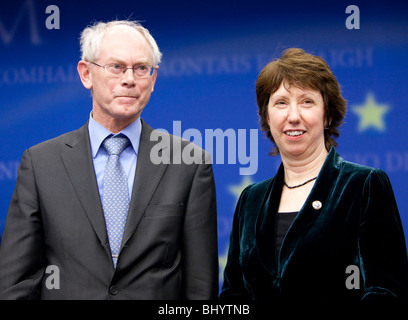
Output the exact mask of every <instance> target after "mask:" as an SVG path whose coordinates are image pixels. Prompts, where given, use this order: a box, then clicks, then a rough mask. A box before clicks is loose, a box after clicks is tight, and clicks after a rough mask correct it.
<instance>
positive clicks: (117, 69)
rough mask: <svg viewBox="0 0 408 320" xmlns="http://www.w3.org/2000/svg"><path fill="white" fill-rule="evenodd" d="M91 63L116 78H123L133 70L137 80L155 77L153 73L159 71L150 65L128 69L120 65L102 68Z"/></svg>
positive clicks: (112, 64) (111, 64) (109, 65)
mask: <svg viewBox="0 0 408 320" xmlns="http://www.w3.org/2000/svg"><path fill="white" fill-rule="evenodd" d="M91 63H92V64H94V65H96V66H98V67H100V68H102V69H104V70H105V71H107V72H108V73H109V74H111V75H113V76H116V77H121V76H122V75H123V74H124V73H125V72H126V71H127V69H133V74H134V75H135V77H136V78H148V77H151V76H152V75H153V72H154V71H155V70H156V69H157V67H156V68H155V67H153V66H150V65H148V64H139V65H136V66H133V67H127V66H126V65H124V64H119V63H109V64H106V65H104V66H101V65H99V64H97V63H95V62H91Z"/></svg>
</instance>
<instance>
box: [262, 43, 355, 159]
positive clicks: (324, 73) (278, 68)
mask: <svg viewBox="0 0 408 320" xmlns="http://www.w3.org/2000/svg"><path fill="white" fill-rule="evenodd" d="M282 83H283V84H284V85H285V86H286V85H288V86H291V85H294V86H296V87H299V88H309V89H314V90H318V91H320V93H321V95H322V97H323V102H324V115H325V123H326V128H325V130H324V138H325V145H326V149H327V150H329V149H330V147H331V146H335V147H336V146H337V143H336V141H334V138H333V137H335V138H337V137H339V135H340V132H339V129H338V128H339V127H340V126H341V124H342V123H343V119H344V116H345V114H346V109H347V102H346V100H344V99H343V97H342V96H341V93H340V86H339V83H338V82H337V80H336V78H335V77H334V75H333V73H332V72H331V70H330V68H329V66H328V65H327V63H326V62H325V61H324V60H323V59H322V58H321V57H319V56H314V55H311V54H308V53H305V52H304V51H303V50H302V49H298V48H290V49H287V50H285V51H283V53H282V55H281V56H280V58H279V59H275V60H274V61H272V62H270V63H268V64H267V65H266V66H265V67H264V68H263V69H262V71H261V73H260V74H259V76H258V79H257V81H256V99H257V104H258V108H259V110H258V113H259V116H260V124H261V129H262V130H263V131H265V132H266V136H267V137H268V138H269V139H270V140H271V141H272V142H273V143H274V144H275V141H274V139H273V137H272V135H271V132H270V128H269V125H268V119H267V116H268V103H269V98H270V97H271V95H272V94H273V93H274V92H275V91H276V90H278V88H279V87H280V85H281V84H282ZM278 153H279V149H278V147H277V146H276V144H275V149H274V150H273V151H272V152H271V155H277V154H278Z"/></svg>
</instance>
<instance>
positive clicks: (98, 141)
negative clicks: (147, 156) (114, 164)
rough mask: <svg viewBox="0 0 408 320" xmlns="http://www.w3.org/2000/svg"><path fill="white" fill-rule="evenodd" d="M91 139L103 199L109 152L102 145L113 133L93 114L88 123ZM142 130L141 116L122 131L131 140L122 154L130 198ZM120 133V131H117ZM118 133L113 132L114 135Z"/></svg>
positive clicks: (100, 193)
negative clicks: (94, 117)
mask: <svg viewBox="0 0 408 320" xmlns="http://www.w3.org/2000/svg"><path fill="white" fill-rule="evenodd" d="M88 132H89V140H90V142H91V152H92V158H93V163H94V168H95V175H96V180H97V182H98V189H99V195H100V197H101V201H102V200H103V175H104V172H105V165H106V161H108V156H109V155H108V153H107V152H106V150H105V148H104V147H103V146H102V142H103V141H104V140H105V138H106V137H107V136H109V135H111V134H113V133H112V132H110V131H109V130H108V129H106V128H105V127H104V126H102V125H101V124H99V123H98V122H96V121H95V120H94V119H93V118H92V115H91V116H90V117H89V124H88ZM141 132H142V123H141V121H140V117H139V118H137V120H136V121H134V122H132V123H131V124H130V125H129V126H127V127H126V128H125V129H123V130H122V131H121V132H120V133H122V134H124V135H125V136H127V137H128V138H129V140H130V143H131V144H130V145H129V146H128V147H127V148H126V149H125V150H123V152H122V153H121V155H120V158H119V159H120V163H121V164H122V167H123V169H124V170H125V173H126V176H127V178H128V187H129V199H131V195H132V189H133V182H134V179H135V172H136V163H137V153H138V150H139V143H140V134H141ZM117 134H119V133H117ZM117 134H113V135H114V136H115V135H117Z"/></svg>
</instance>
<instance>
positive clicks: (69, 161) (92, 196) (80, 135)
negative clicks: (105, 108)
mask: <svg viewBox="0 0 408 320" xmlns="http://www.w3.org/2000/svg"><path fill="white" fill-rule="evenodd" d="M65 144H66V146H67V148H66V149H67V150H66V151H65V152H64V153H62V155H61V158H62V161H63V163H64V165H65V169H66V171H67V173H68V176H69V178H70V179H71V183H72V185H73V187H74V189H75V192H76V194H77V196H78V198H79V200H80V202H81V204H82V207H83V208H84V211H85V213H86V214H87V216H88V219H89V221H90V223H91V225H92V227H93V229H94V230H95V233H96V235H97V236H98V238H99V240H100V242H101V243H102V244H103V245H104V247H105V250H106V252H107V254H108V255H109V256H110V248H109V241H108V236H107V232H106V226H105V220H104V215H103V210H102V205H101V199H100V196H99V192H98V184H97V181H96V177H95V170H94V166H93V161H92V155H91V146H90V142H89V134H88V123H86V124H85V125H84V126H82V127H81V128H80V129H78V130H77V131H74V132H72V134H69V135H67V139H66V141H65Z"/></svg>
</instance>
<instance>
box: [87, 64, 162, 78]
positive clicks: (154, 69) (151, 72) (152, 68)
mask: <svg viewBox="0 0 408 320" xmlns="http://www.w3.org/2000/svg"><path fill="white" fill-rule="evenodd" d="M89 62H90V63H92V64H94V65H95V66H98V67H100V68H102V69H103V70H105V71H107V72H108V73H109V74H111V75H113V76H116V77H117V78H120V77H123V75H124V74H125V73H126V71H127V70H128V69H132V71H133V75H134V76H135V77H136V78H137V79H146V78H149V77H151V76H153V73H154V72H155V71H156V70H157V69H158V68H159V67H153V66H152V65H150V64H139V65H138V66H141V65H143V66H146V67H150V73H149V74H148V75H147V76H143V77H139V76H138V75H136V73H135V67H136V66H137V65H135V66H133V67H126V66H125V65H124V64H122V65H121V64H119V63H108V64H105V65H103V66H102V65H100V64H97V63H96V62H93V61H89ZM113 64H118V65H121V66H122V68H121V69H122V72H121V73H117V74H116V73H112V72H109V71H108V70H107V69H106V67H108V66H111V65H113Z"/></svg>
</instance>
